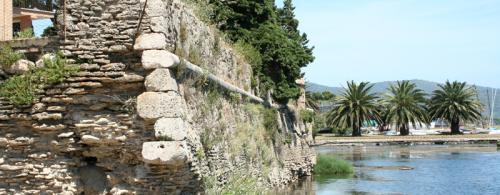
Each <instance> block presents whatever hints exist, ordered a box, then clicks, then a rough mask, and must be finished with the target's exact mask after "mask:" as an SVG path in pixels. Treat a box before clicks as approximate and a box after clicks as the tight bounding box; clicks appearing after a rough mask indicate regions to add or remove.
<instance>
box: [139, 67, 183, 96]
mask: <svg viewBox="0 0 500 195" xmlns="http://www.w3.org/2000/svg"><path fill="white" fill-rule="evenodd" d="M144 85H146V90H148V91H157V92H164V91H178V86H177V81H176V80H175V79H174V78H173V77H172V73H171V72H170V70H169V69H165V68H158V69H156V70H154V71H153V72H152V73H151V74H149V75H148V76H147V77H146V81H145V82H144Z"/></svg>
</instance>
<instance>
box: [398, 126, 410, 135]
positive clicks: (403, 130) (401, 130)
mask: <svg viewBox="0 0 500 195" xmlns="http://www.w3.org/2000/svg"><path fill="white" fill-rule="evenodd" d="M399 134H400V135H401V136H407V135H410V128H408V125H406V124H403V125H401V128H399Z"/></svg>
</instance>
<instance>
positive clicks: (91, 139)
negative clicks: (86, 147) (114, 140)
mask: <svg viewBox="0 0 500 195" xmlns="http://www.w3.org/2000/svg"><path fill="white" fill-rule="evenodd" d="M81 142H82V143H84V144H90V145H92V144H98V143H100V142H101V139H99V138H98V137H95V136H92V135H84V136H82V139H81Z"/></svg>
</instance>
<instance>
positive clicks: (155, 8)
mask: <svg viewBox="0 0 500 195" xmlns="http://www.w3.org/2000/svg"><path fill="white" fill-rule="evenodd" d="M166 9H167V6H166V4H165V1H163V0H150V1H149V2H148V4H147V6H146V13H147V14H148V16H150V17H151V16H161V15H164V14H165V12H166V11H165V10H166Z"/></svg>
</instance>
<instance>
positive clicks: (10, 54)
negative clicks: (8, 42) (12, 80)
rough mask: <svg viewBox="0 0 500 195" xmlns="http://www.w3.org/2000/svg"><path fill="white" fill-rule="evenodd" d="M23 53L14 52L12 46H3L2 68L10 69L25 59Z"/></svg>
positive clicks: (0, 54)
mask: <svg viewBox="0 0 500 195" xmlns="http://www.w3.org/2000/svg"><path fill="white" fill-rule="evenodd" d="M23 58H24V55H23V54H22V53H19V52H16V51H14V50H13V49H12V48H11V47H10V46H3V47H2V49H0V66H1V68H3V69H8V68H10V66H12V64H14V63H16V62H17V61H18V60H20V59H23Z"/></svg>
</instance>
